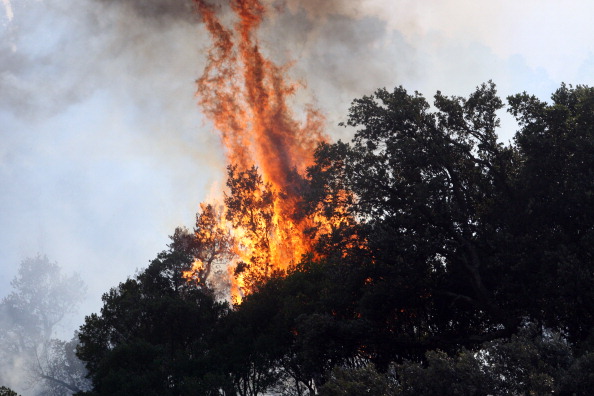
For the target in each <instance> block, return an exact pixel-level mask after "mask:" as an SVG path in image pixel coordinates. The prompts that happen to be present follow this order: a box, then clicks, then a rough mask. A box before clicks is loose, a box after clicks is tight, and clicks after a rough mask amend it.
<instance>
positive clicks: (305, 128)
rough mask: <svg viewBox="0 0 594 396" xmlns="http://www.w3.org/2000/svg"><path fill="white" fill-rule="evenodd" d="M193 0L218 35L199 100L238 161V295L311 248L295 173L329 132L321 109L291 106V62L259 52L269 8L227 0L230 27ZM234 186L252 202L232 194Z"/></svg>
mask: <svg viewBox="0 0 594 396" xmlns="http://www.w3.org/2000/svg"><path fill="white" fill-rule="evenodd" d="M195 4H196V7H197V10H198V13H199V15H200V17H201V19H202V21H203V22H204V24H205V27H206V29H207V31H208V33H209V35H210V37H211V39H212V43H213V44H212V47H211V48H210V50H209V53H208V63H207V66H206V67H205V70H204V73H203V75H202V77H200V78H199V79H198V80H197V96H198V103H199V105H200V106H201V107H202V109H203V112H204V114H205V115H206V116H207V117H209V118H210V119H211V120H212V122H213V123H214V126H215V128H216V129H217V130H218V131H219V132H220V134H221V140H222V143H223V145H224V146H225V148H226V157H227V161H228V163H230V164H235V165H236V167H234V168H230V182H229V183H228V186H229V187H230V189H231V190H232V191H231V194H230V195H229V196H227V198H226V204H227V208H226V209H225V211H226V212H225V215H224V216H223V217H224V219H225V220H224V221H226V222H227V224H225V226H226V227H230V228H231V233H232V235H233V241H234V247H233V249H232V250H233V253H234V255H235V258H234V259H233V260H231V266H230V267H229V274H230V276H231V278H232V279H231V283H232V285H231V294H232V298H233V300H234V302H236V303H240V302H241V298H242V296H243V295H244V294H246V293H249V292H250V291H253V290H254V288H255V287H256V285H257V282H258V281H259V280H263V279H266V278H268V277H270V276H271V275H272V274H274V273H276V272H279V271H280V272H283V271H286V270H287V269H288V268H289V267H290V266H291V265H293V264H295V263H297V262H298V261H299V259H300V258H301V256H302V255H303V254H305V253H306V252H307V251H308V250H309V249H310V248H311V245H312V241H311V240H310V239H309V238H307V237H306V236H305V233H304V231H305V229H306V228H308V227H309V226H310V222H309V221H307V220H303V219H296V218H295V216H294V213H295V211H296V209H297V204H298V202H299V200H300V196H299V192H298V185H297V179H298V178H296V177H295V175H296V174H298V173H300V174H302V173H303V172H304V171H305V169H306V167H307V166H309V165H311V164H312V162H313V158H312V154H313V152H314V149H315V147H316V145H317V144H318V143H319V142H320V141H325V140H326V137H325V135H324V133H323V131H322V126H323V117H322V116H321V114H320V113H319V112H318V111H317V110H315V109H314V108H313V107H308V108H307V109H306V115H307V117H306V121H305V122H304V123H303V125H302V124H301V123H300V122H298V121H297V120H296V118H295V116H294V114H293V113H292V111H291V109H290V108H289V106H288V104H287V100H288V98H290V97H291V96H292V95H294V93H295V91H296V89H297V85H296V84H294V83H291V82H289V81H288V79H287V78H286V77H285V74H286V72H287V70H288V66H282V65H281V66H279V65H277V64H276V63H274V62H273V61H272V60H270V59H269V58H267V57H265V56H264V55H263V54H262V53H261V52H260V49H259V44H258V40H257V38H256V34H255V32H256V30H257V28H258V27H259V26H260V24H261V23H262V21H263V18H264V16H265V15H266V13H267V9H266V7H265V6H263V5H262V3H261V2H260V1H259V0H230V6H231V10H232V11H233V13H234V15H235V16H236V18H237V22H236V23H235V24H234V25H233V26H232V27H231V28H228V27H225V26H224V25H223V23H222V22H221V20H220V18H219V17H218V16H217V12H216V11H217V10H216V8H215V7H214V6H213V5H211V4H209V3H208V2H206V1H204V0H195ZM254 165H255V166H257V168H252V166H254ZM260 175H261V180H260V179H258V177H260ZM231 176H233V177H231ZM234 188H235V189H237V191H238V192H237V194H243V195H244V196H242V197H241V198H242V199H243V200H244V201H247V202H250V203H251V204H252V205H255V206H253V207H251V208H249V207H244V206H241V205H242V204H241V202H236V201H233V197H234V196H235V194H234V193H235V191H234V190H233V189H234ZM242 188H243V190H241V189H242ZM230 205H235V206H233V208H229V206H230ZM197 233H199V230H197ZM197 270H200V271H203V267H198V268H197ZM188 276H191V275H190V274H188Z"/></svg>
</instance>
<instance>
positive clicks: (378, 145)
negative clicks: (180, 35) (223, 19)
mask: <svg viewBox="0 0 594 396" xmlns="http://www.w3.org/2000/svg"><path fill="white" fill-rule="evenodd" d="M507 101H508V106H507V111H509V112H510V113H511V114H512V115H513V116H515V117H516V119H517V120H518V123H519V126H520V129H519V130H518V132H517V134H516V136H515V138H514V141H513V142H511V143H507V144H506V143H502V142H500V141H498V138H497V134H496V131H497V128H498V127H499V118H498V116H497V112H498V111H500V110H502V109H503V108H504V107H505V106H504V104H503V101H502V100H501V99H500V98H499V97H498V96H497V93H496V89H495V86H494V84H492V83H487V84H483V85H481V86H480V87H478V88H477V90H476V91H475V92H474V93H472V94H471V95H470V96H469V97H468V98H461V97H448V96H444V95H442V94H441V93H440V92H438V93H437V94H436V95H435V97H434V101H433V106H434V107H431V106H430V105H429V103H428V102H427V100H426V99H425V98H424V97H423V96H422V95H420V94H419V93H414V94H409V93H408V92H407V91H406V90H404V89H403V88H401V87H400V88H396V89H394V90H393V91H387V90H385V89H381V90H378V91H377V92H376V93H375V94H374V95H371V96H366V97H363V98H361V99H357V100H355V101H354V102H353V105H352V107H351V109H350V112H349V117H348V121H347V124H348V125H350V126H352V127H354V128H356V129H357V132H356V134H355V136H354V138H353V140H352V142H350V143H343V142H337V143H334V144H322V145H320V147H319V148H318V150H317V151H316V153H315V164H314V165H313V166H312V167H310V169H309V170H308V173H307V175H305V176H304V178H303V181H302V182H303V185H305V186H307V188H305V187H304V191H305V193H304V198H303V202H302V203H301V205H300V208H299V210H300V213H296V214H295V217H296V218H298V217H299V216H312V217H313V216H314V215H316V218H318V219H325V220H323V221H322V220H321V221H320V222H319V223H318V224H317V226H318V227H317V229H316V228H315V227H314V229H312V230H311V234H312V235H316V236H317V240H318V244H317V247H316V248H315V250H314V251H312V252H311V255H309V256H305V257H304V258H303V260H302V262H301V263H299V264H298V265H297V266H296V267H294V268H293V269H292V270H291V271H290V272H289V273H288V274H282V275H281V274H275V273H271V274H268V276H267V277H266V279H255V280H254V283H255V284H257V287H256V288H255V290H256V291H255V292H254V293H252V294H250V295H248V296H247V297H246V298H245V299H244V301H243V302H242V304H241V305H237V306H229V305H228V304H227V303H225V302H220V301H217V299H216V298H215V295H214V291H213V290H212V289H211V287H210V283H209V282H208V279H206V278H205V277H204V276H202V275H204V272H205V271H206V272H210V271H211V265H212V263H214V262H216V257H215V256H216V255H217V254H222V251H224V249H219V248H221V247H224V246H226V244H227V245H228V244H229V239H228V238H230V236H229V235H228V234H225V233H224V232H222V231H221V230H220V229H216V232H214V231H213V230H215V228H213V227H214V226H213V224H215V223H216V222H213V221H208V219H209V218H212V219H214V218H216V216H217V214H216V211H213V208H212V207H204V208H203V213H201V214H199V216H198V221H197V226H196V229H195V230H194V231H195V232H194V233H189V232H187V231H183V230H178V231H176V233H175V235H174V236H173V237H172V243H171V245H170V248H169V250H167V251H165V252H163V253H161V254H160V255H159V257H158V258H157V259H156V260H154V261H153V262H152V263H151V265H150V266H149V267H148V268H147V269H146V270H145V271H143V272H142V273H140V274H139V275H137V276H136V277H134V278H131V279H128V280H127V281H126V282H123V283H121V284H120V285H119V286H118V287H116V288H113V289H111V290H110V291H109V292H108V293H106V294H105V295H104V297H103V302H104V306H103V309H102V310H101V313H99V314H93V315H90V316H88V317H87V319H86V322H85V324H84V325H83V326H82V327H81V329H80V334H79V339H80V344H79V346H78V356H79V357H80V358H81V359H82V360H83V361H85V362H86V365H87V369H88V370H89V373H90V379H91V380H92V382H93V390H92V391H91V392H87V393H84V394H89V395H119V394H121V395H152V394H154V395H196V394H200V395H242V396H243V395H258V394H263V393H265V392H276V393H277V394H285V395H314V394H320V395H361V394H376V395H488V394H492V395H520V394H539V395H544V394H553V393H554V394H563V395H571V394H578V395H582V394H584V395H585V394H588V392H589V390H591V389H593V388H594V376H593V375H592V372H594V344H593V342H594V338H593V337H594V333H593V331H592V330H593V329H594V318H593V316H594V291H593V288H592V285H593V284H594V266H593V264H592V263H593V260H592V259H593V253H594V196H593V194H594V89H592V88H589V87H584V86H577V87H571V86H566V85H562V86H561V87H560V88H559V89H558V90H557V91H556V92H555V93H554V94H553V95H552V102H551V103H545V102H542V101H540V100H539V99H537V98H535V97H534V96H529V95H528V94H526V93H524V94H519V95H515V96H511V97H509V98H508V100H507ZM239 174H241V177H243V178H245V177H246V176H245V175H251V177H253V178H255V179H254V180H253V181H254V182H257V181H258V180H259V179H258V177H259V176H258V175H257V173H255V172H254V170H253V169H252V170H251V171H249V172H244V173H240V172H238V171H237V169H236V168H231V170H230V173H229V176H230V181H229V182H228V185H229V186H239V184H240V183H239V181H241V182H242V183H248V182H249V180H244V179H242V180H239V181H238V180H234V178H236V177H238V175H239ZM280 193H282V192H280ZM281 195H282V194H281ZM228 200H229V202H233V203H234V205H235V206H236V207H242V208H243V207H244V206H245V205H247V204H248V203H247V202H245V201H241V197H240V194H237V195H233V193H232V195H231V196H229V197H228ZM258 204H259V205H260V204H264V202H263V201H262V202H259V203H258ZM248 209H249V208H248ZM251 209H254V210H256V208H251ZM265 209H266V208H264V210H265ZM242 210H244V209H242ZM257 210H261V208H257ZM244 212H245V210H244ZM209 230H210V231H209ZM206 231H208V232H206ZM217 233H218V234H217ZM215 235H219V237H220V238H221V239H220V240H219V239H217V238H212V236H215ZM196 258H199V259H200V260H201V261H203V262H208V263H209V264H208V265H206V266H204V267H203V269H202V271H203V272H202V275H200V276H198V277H197V281H196V279H194V280H195V281H194V282H188V281H187V280H186V279H185V278H184V277H183V272H184V271H187V270H188V269H189V268H190V267H191V266H192V262H193V261H194V260H195V259H196Z"/></svg>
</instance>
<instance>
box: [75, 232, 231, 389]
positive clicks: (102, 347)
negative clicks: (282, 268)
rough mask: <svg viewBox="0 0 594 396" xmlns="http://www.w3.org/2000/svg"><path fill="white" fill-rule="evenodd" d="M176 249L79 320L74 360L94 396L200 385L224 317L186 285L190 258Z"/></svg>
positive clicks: (207, 296) (208, 296)
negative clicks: (86, 376) (87, 374)
mask: <svg viewBox="0 0 594 396" xmlns="http://www.w3.org/2000/svg"><path fill="white" fill-rule="evenodd" d="M184 235H185V234H184V233H183V232H177V233H176V236H175V237H174V243H172V244H171V248H170V250H169V251H167V252H163V253H161V254H160V255H159V257H158V258H157V259H155V260H154V261H153V262H152V263H151V264H150V265H149V267H148V268H147V269H146V270H145V271H143V272H142V273H140V274H138V275H137V276H136V277H135V278H132V279H128V280H127V281H126V282H123V283H120V285H119V286H118V287H116V288H112V289H111V290H110V291H109V292H108V293H106V294H104V295H103V298H102V299H103V308H102V309H101V314H100V315H97V314H92V315H90V316H88V317H87V318H86V320H85V324H84V325H83V326H81V329H80V333H79V340H80V344H79V346H78V350H77V354H78V356H79V357H80V358H81V359H82V360H83V361H85V362H86V366H87V369H88V370H89V372H90V375H91V379H92V381H93V392H92V393H89V394H93V395H179V394H191V393H192V391H191V389H192V388H195V387H198V386H199V387H203V388H204V389H205V391H204V392H205V394H206V393H207V392H208V389H209V384H206V383H205V382H204V381H203V377H202V374H203V373H204V372H205V370H206V367H205V365H206V357H207V354H208V351H209V347H208V339H209V337H210V335H211V333H212V330H213V328H212V325H213V324H214V323H216V321H217V318H218V317H219V316H220V315H222V314H223V313H224V312H225V309H226V308H225V305H224V304H220V303H217V302H216V301H215V300H214V298H213V296H212V293H211V292H210V291H209V290H208V289H206V288H204V287H203V285H200V284H196V283H194V282H188V281H187V280H186V279H185V278H183V271H187V270H189V268H190V266H191V262H192V256H191V254H190V253H189V252H188V251H186V250H183V249H182V250H178V249H181V248H182V247H183V246H184V244H182V243H178V242H179V238H182V237H183V236H184Z"/></svg>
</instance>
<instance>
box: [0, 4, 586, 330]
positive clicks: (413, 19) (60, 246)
mask: <svg viewBox="0 0 594 396" xmlns="http://www.w3.org/2000/svg"><path fill="white" fill-rule="evenodd" d="M209 3H211V4H216V6H217V7H219V9H220V13H222V15H223V16H222V18H232V15H231V14H230V13H228V6H227V4H228V1H225V0H217V1H214V0H213V1H209ZM556 3H557V2H552V1H544V2H542V1H534V0H527V1H525V2H522V4H521V5H520V4H518V3H517V2H512V1H511V0H505V1H501V2H491V3H485V2H474V3H469V2H467V1H463V0H448V1H442V0H428V1H424V2H418V1H413V0H402V1H390V0H362V1H351V0H324V1H319V0H284V1H281V0H267V1H266V4H267V7H268V10H269V11H268V15H267V18H266V20H265V22H264V24H263V26H262V29H261V30H260V31H259V33H258V40H259V43H260V45H261V48H262V51H264V52H265V54H266V56H269V57H271V58H272V59H275V60H278V61H280V62H281V63H292V67H291V68H290V73H291V75H292V77H293V78H294V79H295V80H296V81H299V82H301V83H302V85H303V87H304V88H303V89H301V90H298V91H297V94H296V95H295V97H294V98H293V99H292V100H293V103H294V104H295V105H296V106H302V105H303V104H306V103H311V102H313V103H314V104H316V105H318V106H319V107H320V108H321V109H322V111H323V112H324V113H326V114H327V120H328V133H329V135H331V136H333V137H341V138H345V139H348V135H347V133H348V131H344V130H342V129H338V130H337V129H336V124H337V123H338V122H339V121H342V120H344V118H345V114H346V111H347V108H348V106H349V104H350V101H351V100H352V99H354V98H356V97H360V96H361V95H364V94H369V93H370V92H372V91H373V90H374V89H376V88H378V87H384V86H385V87H387V88H391V87H393V86H395V85H400V84H402V85H404V86H405V87H407V89H410V90H419V91H420V92H423V93H425V94H426V95H427V96H431V95H432V94H433V93H434V92H435V91H436V90H438V89H441V90H442V91H443V92H444V93H446V94H454V95H467V94H468V93H469V92H471V91H472V90H473V88H474V87H475V86H476V85H478V84H480V83H481V82H483V81H486V80H488V79H493V80H494V81H495V82H496V83H497V84H498V86H499V91H500V93H501V94H502V95H503V96H505V95H506V94H513V93H516V92H521V91H523V90H526V91H528V92H531V93H535V94H537V95H539V96H541V97H544V98H545V99H546V97H547V96H548V94H549V93H550V92H552V90H554V88H555V87H557V86H558V84H559V82H560V80H565V81H566V82H577V83H586V84H591V83H592V81H591V78H592V77H591V76H592V70H593V67H592V64H593V63H592V53H594V44H593V42H592V40H590V39H589V38H590V37H592V35H593V34H594V32H593V31H592V30H593V29H594V25H593V24H591V23H590V21H589V17H590V15H592V11H593V10H592V9H591V8H592V7H593V6H592V4H591V3H590V2H579V1H572V2H571V6H567V7H555V4H556ZM514 4H515V5H514ZM3 6H4V11H5V12H4V14H5V15H6V17H4V16H2V18H4V19H2V20H1V21H0V25H1V26H0V34H1V37H2V39H1V40H0V92H2V94H1V95H0V139H1V142H2V143H0V185H2V186H3V188H2V191H1V192H0V211H1V212H0V218H2V226H3V229H4V230H6V232H3V233H2V236H1V237H0V249H2V251H3V252H4V253H5V254H4V255H3V259H2V260H3V261H2V263H1V264H2V265H1V266H0V269H1V275H2V276H0V279H1V280H0V289H1V290H7V289H8V281H7V280H8V279H11V278H12V277H13V276H14V273H15V271H16V269H15V268H16V265H17V264H18V263H19V262H20V260H21V259H22V258H24V257H27V256H31V255H35V254H36V253H38V252H41V253H46V254H48V255H49V256H50V257H52V258H53V259H55V260H56V261H58V262H59V263H60V264H61V265H62V266H63V267H64V268H65V269H66V270H77V271H79V272H80V273H82V274H84V275H85V276H88V277H89V279H88V280H87V282H88V283H89V297H90V298H91V299H94V302H93V303H88V304H87V305H86V306H85V305H83V306H82V307H81V312H82V314H81V317H80V318H79V322H78V323H77V324H79V323H80V322H81V321H82V315H83V314H85V313H89V312H94V311H96V310H97V306H98V302H99V301H98V300H99V296H100V295H101V293H103V292H105V291H106V290H107V289H108V288H109V287H110V286H113V285H114V284H116V283H117V282H119V281H121V280H123V279H125V278H126V276H128V275H130V274H131V273H133V272H134V269H135V268H137V267H140V266H143V265H144V264H145V263H146V262H147V261H148V260H149V259H151V258H152V257H154V256H155V254H156V252H157V251H158V250H160V249H161V248H164V247H165V244H166V243H167V242H168V240H167V234H168V233H170V232H172V231H173V229H174V227H175V226H177V225H180V224H188V223H191V222H192V219H193V218H194V213H195V212H196V211H197V210H198V202H200V201H201V200H202V198H203V197H204V196H205V195H206V191H208V188H209V186H210V185H211V182H212V181H216V180H220V179H221V177H222V174H223V172H224V170H223V167H224V156H223V150H222V148H221V146H220V144H219V138H218V136H217V135H216V134H214V133H211V131H210V130H211V129H212V128H211V126H210V125H209V124H208V123H206V122H205V120H203V118H202V116H201V115H200V110H199V109H198V108H197V106H196V101H197V99H196V98H195V97H194V94H195V89H196V87H195V80H196V79H197V78H198V77H199V76H200V75H201V74H202V71H203V69H204V66H205V53H206V49H207V48H208V47H209V45H210V41H209V39H208V37H207V34H206V32H205V31H204V29H203V26H201V24H200V22H199V18H197V17H196V16H195V14H193V8H194V3H193V1H192V0H186V1H182V0H179V1H171V0H81V1H69V0H19V1H18V2H17V1H13V2H11V1H8V0H3ZM567 21H571V23H568V22H567ZM586 61H587V62H586ZM588 62H589V63H588ZM574 71H575V73H577V72H578V71H579V73H580V74H579V76H580V77H583V78H586V79H587V78H589V79H590V81H587V80H586V81H583V80H581V81H574V77H575V76H576V74H575V73H574ZM510 136H511V134H510ZM106 268H108V269H109V270H107V271H106V270H105V269H106ZM90 279H94V280H95V282H91V280H90Z"/></svg>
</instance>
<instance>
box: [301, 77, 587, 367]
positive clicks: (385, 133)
mask: <svg viewBox="0 0 594 396" xmlns="http://www.w3.org/2000/svg"><path fill="white" fill-rule="evenodd" d="M593 98H594V90H593V89H592V88H587V87H577V88H575V89H573V88H568V87H566V86H562V87H561V88H560V89H559V90H557V92H555V94H554V95H553V97H552V99H553V104H551V105H549V104H546V103H544V102H541V101H539V100H537V99H536V98H534V97H530V96H528V95H526V94H522V95H517V96H514V97H510V98H508V100H509V103H510V107H509V111H510V112H511V113H512V114H513V115H515V116H516V117H517V119H518V121H519V123H520V125H521V127H522V129H521V130H520V131H519V132H518V134H517V135H516V138H515V143H512V144H509V145H505V144H503V143H501V142H499V141H498V140H497V135H496V129H497V127H498V126H499V119H498V117H497V111H499V110H500V109H502V108H503V102H502V100H501V99H500V98H499V97H498V96H497V93H496V89H495V85H494V84H493V83H491V82H489V83H488V84H483V85H481V86H480V87H478V88H477V90H476V91H475V92H474V93H472V94H471V95H470V96H469V98H468V99H464V98H460V97H447V96H444V95H442V94H441V93H440V92H438V93H437V94H436V95H435V97H434V102H433V104H434V106H435V107H434V108H435V110H432V109H431V107H430V105H429V104H428V102H427V101H426V99H425V98H424V97H423V96H422V95H420V94H419V93H415V94H412V95H411V94H408V93H407V92H406V90H404V89H403V88H402V87H399V88H396V89H394V91H392V92H390V91H387V90H385V89H380V90H378V91H376V93H375V94H374V95H371V96H366V97H363V98H361V99H357V100H355V101H354V102H353V105H352V107H351V109H350V113H349V118H348V121H347V124H348V125H350V126H352V127H356V128H358V130H357V132H356V134H355V137H354V139H353V142H352V143H351V144H346V143H342V142H338V143H335V144H323V145H321V146H320V147H319V149H318V150H317V153H316V163H315V165H314V166H313V167H311V168H310V169H309V178H310V182H311V184H312V188H311V190H312V191H314V192H318V193H317V195H316V194H314V195H312V198H313V199H314V201H313V202H312V203H310V204H309V207H310V208H315V207H319V206H320V205H322V206H327V205H328V204H330V205H332V204H333V201H332V199H331V197H329V196H328V194H334V193H335V191H336V190H337V188H336V186H339V187H340V188H343V189H346V190H348V191H350V192H351V193H352V194H353V198H352V199H350V200H348V201H345V202H343V203H342V205H343V207H342V208H341V211H342V212H346V213H349V214H350V215H351V216H352V217H353V218H354V219H356V220H357V222H358V224H355V225H354V226H353V227H355V228H356V230H355V231H356V232H357V233H360V234H361V235H362V240H364V241H365V242H366V245H367V248H368V251H361V252H359V253H356V252H355V254H359V255H360V256H361V257H362V258H363V259H366V260H367V262H368V263H370V266H369V268H370V276H369V282H367V284H366V285H365V291H364V295H363V298H362V300H361V306H362V312H361V314H362V317H363V318H366V319H368V320H370V321H372V322H373V323H375V328H376V329H377V331H378V333H377V336H378V337H377V338H376V340H378V341H379V343H376V345H375V347H374V349H375V352H374V354H375V355H376V357H375V358H374V359H377V362H378V363H380V361H383V362H384V363H380V366H382V365H383V364H385V363H387V362H388V361H389V360H390V359H394V358H395V357H397V356H400V357H401V358H421V359H422V356H423V355H424V353H425V351H427V350H431V349H434V348H440V349H443V350H446V351H452V352H453V351H455V349H456V348H459V347H460V346H466V347H469V348H474V347H476V346H477V345H480V344H481V343H483V342H485V341H489V340H492V339H497V338H499V337H503V336H510V335H512V334H514V333H516V332H517V331H518V329H519V328H520V326H521V324H522V322H523V321H525V320H526V318H532V319H533V320H535V321H545V322H546V323H547V324H548V325H549V326H550V327H551V328H554V329H559V330H563V331H566V332H567V334H568V335H570V337H572V339H573V340H576V341H577V340H583V339H585V338H586V337H587V336H588V335H589V334H590V331H591V329H592V323H593V321H592V311H591V307H592V306H594V305H593V304H592V302H594V301H593V300H592V297H593V294H592V292H591V288H588V286H587V285H589V284H591V282H592V281H594V278H593V274H594V273H593V270H592V266H591V265H590V264H589V263H590V262H591V257H592V253H593V252H592V246H594V245H593V244H592V243H591V242H592V241H593V239H592V238H593V230H594V227H593V225H594V207H593V205H594V204H593V203H594V201H593V200H592V199H591V196H592V191H594V189H593V185H592V183H593V182H592V181H593V180H594V178H593V177H592V176H593V175H592V173H593V172H594V163H593V161H594V160H593V158H594V144H593V143H592V142H593V141H594V134H593V132H594V128H593V127H592V113H593V106H594V100H593ZM328 211H329V212H330V213H332V210H327V212H328ZM335 212H336V210H334V213H335ZM355 231H354V232H355ZM343 234H345V235H348V233H343ZM553 307H555V308H553Z"/></svg>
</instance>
